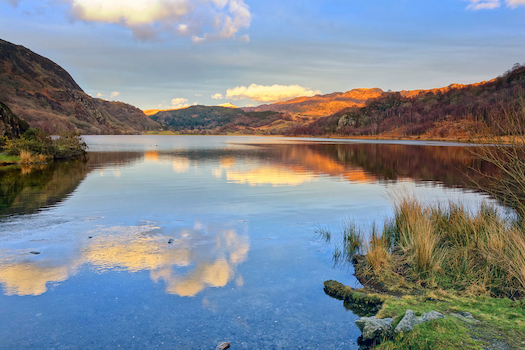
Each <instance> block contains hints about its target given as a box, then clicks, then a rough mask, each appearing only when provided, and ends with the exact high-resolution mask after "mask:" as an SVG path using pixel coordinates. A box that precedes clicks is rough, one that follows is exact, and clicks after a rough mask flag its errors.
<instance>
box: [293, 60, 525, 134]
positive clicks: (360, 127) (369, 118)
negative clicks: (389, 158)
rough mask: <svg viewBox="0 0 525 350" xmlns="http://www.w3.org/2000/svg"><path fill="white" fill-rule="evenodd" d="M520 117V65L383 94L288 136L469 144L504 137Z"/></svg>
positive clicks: (523, 81) (523, 92)
mask: <svg viewBox="0 0 525 350" xmlns="http://www.w3.org/2000/svg"><path fill="white" fill-rule="evenodd" d="M524 111H525V65H519V64H516V65H515V66H514V67H513V68H512V69H511V70H509V71H507V72H505V74H503V75H502V76H500V77H498V78H495V79H493V80H490V81H486V82H481V83H476V84H471V85H458V84H453V85H449V86H448V87H446V88H440V89H432V90H417V91H401V92H392V93H385V94H383V95H382V96H379V97H377V98H374V99H370V100H368V101H367V102H366V105H365V106H363V107H353V108H346V109H343V110H340V111H338V112H337V113H334V114H332V115H329V116H326V117H322V118H319V119H317V120H315V121H313V122H311V123H309V124H306V125H299V126H294V127H292V128H290V129H288V130H287V131H286V132H285V134H287V135H318V136H321V135H327V134H331V135H337V136H381V137H384V138H398V137H411V138H418V137H422V138H426V139H443V138H446V139H470V138H471V137H478V136H481V137H483V136H487V135H488V134H489V133H494V132H495V133H496V134H498V133H499V134H505V133H506V132H508V131H509V128H510V127H511V126H510V125H509V124H508V123H509V122H514V121H509V119H508V117H509V116H511V115H514V116H520V115H523V113H524Z"/></svg>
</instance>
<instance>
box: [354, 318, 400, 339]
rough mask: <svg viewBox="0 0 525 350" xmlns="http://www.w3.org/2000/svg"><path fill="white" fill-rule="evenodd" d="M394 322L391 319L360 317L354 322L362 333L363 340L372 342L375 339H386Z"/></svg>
mask: <svg viewBox="0 0 525 350" xmlns="http://www.w3.org/2000/svg"><path fill="white" fill-rule="evenodd" d="M393 322H394V319H393V318H375V317H361V318H360V319H359V320H357V321H355V323H356V325H357V327H359V329H360V330H361V332H362V333H363V340H373V339H376V338H380V337H384V338H388V337H389V336H390V335H391V334H392V330H393V328H394V327H393V326H392V323H393Z"/></svg>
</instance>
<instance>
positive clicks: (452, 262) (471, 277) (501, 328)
mask: <svg viewBox="0 0 525 350" xmlns="http://www.w3.org/2000/svg"><path fill="white" fill-rule="evenodd" d="M519 220H520V219H519V218H516V217H513V216H512V215H511V216H506V215H505V214H503V213H501V212H499V210H498V209H496V208H495V207H490V206H487V205H484V206H481V207H479V208H478V209H477V210H473V211H470V210H468V209H467V208H465V207H464V206H462V205H460V204H455V203H448V204H444V205H443V204H423V203H422V202H420V201H417V200H415V199H413V198H407V197H405V198H402V199H398V201H397V202H395V217H394V219H392V220H387V221H385V226H384V228H383V230H382V231H377V230H376V229H374V228H373V229H372V233H371V234H367V233H365V232H363V231H361V230H360V229H359V228H356V227H355V226H354V225H350V226H349V227H348V228H347V229H346V230H345V234H346V235H345V236H344V238H343V242H342V245H343V246H342V249H343V252H342V254H338V253H334V259H335V261H336V262H341V260H342V262H344V261H349V260H351V261H352V264H353V266H354V269H355V276H356V277H357V279H358V280H359V281H360V282H361V283H362V284H363V285H364V286H365V288H363V289H361V290H358V291H354V290H352V289H351V288H350V287H344V286H342V285H339V284H337V283H336V282H325V291H326V292H327V294H329V295H331V296H335V297H337V298H339V299H343V300H345V307H347V303H348V305H352V304H356V303H355V300H356V298H355V296H356V295H357V294H356V293H360V296H359V298H358V299H357V300H368V301H369V302H371V301H374V302H375V304H376V305H379V306H380V308H379V310H378V311H377V312H374V313H373V314H374V315H375V317H376V318H377V319H380V320H387V319H389V318H391V320H392V321H390V322H392V328H391V329H390V330H389V331H388V335H385V334H384V335H383V336H380V337H379V338H377V339H374V342H375V344H374V342H371V343H369V345H374V346H371V347H372V348H375V349H447V348H458V347H461V348H467V349H479V348H480V347H481V348H485V349H522V348H524V347H525V331H524V330H525V299H524V296H525V278H524V276H525V274H524V273H525V234H523V231H522V225H521V224H520V222H521V221H519ZM337 251H338V250H337V249H336V252H337ZM356 252H362V253H363V255H359V254H357V255H354V254H355V253H356ZM357 304H363V303H362V302H361V303H357ZM407 310H412V311H414V312H415V314H416V315H421V314H423V313H425V312H430V311H437V312H439V313H441V314H442V315H444V317H445V318H443V319H438V320H436V321H433V322H430V323H428V324H426V323H425V324H424V325H419V326H415V328H414V330H413V331H410V332H404V333H400V334H395V333H390V332H392V330H393V328H394V327H400V324H401V321H402V320H404V318H405V317H408V316H406V315H405V313H406V312H407ZM465 312H468V313H469V315H470V316H469V317H473V318H471V319H466V318H465V317H460V316H457V315H462V313H465ZM364 316H370V315H364ZM398 324H399V325H398ZM385 331H386V330H385ZM396 332H397V328H396Z"/></svg>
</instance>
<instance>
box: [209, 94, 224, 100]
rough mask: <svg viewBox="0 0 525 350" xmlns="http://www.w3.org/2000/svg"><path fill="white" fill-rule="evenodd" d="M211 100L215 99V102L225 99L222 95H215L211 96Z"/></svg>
mask: <svg viewBox="0 0 525 350" xmlns="http://www.w3.org/2000/svg"><path fill="white" fill-rule="evenodd" d="M211 98H213V99H214V100H222V99H223V98H224V97H223V96H222V94H215V95H211Z"/></svg>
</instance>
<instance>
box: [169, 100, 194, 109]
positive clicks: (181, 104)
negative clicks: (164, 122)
mask: <svg viewBox="0 0 525 350" xmlns="http://www.w3.org/2000/svg"><path fill="white" fill-rule="evenodd" d="M171 106H172V107H173V108H186V107H189V106H190V105H189V104H188V100H187V99H185V98H174V99H173V100H171Z"/></svg>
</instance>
